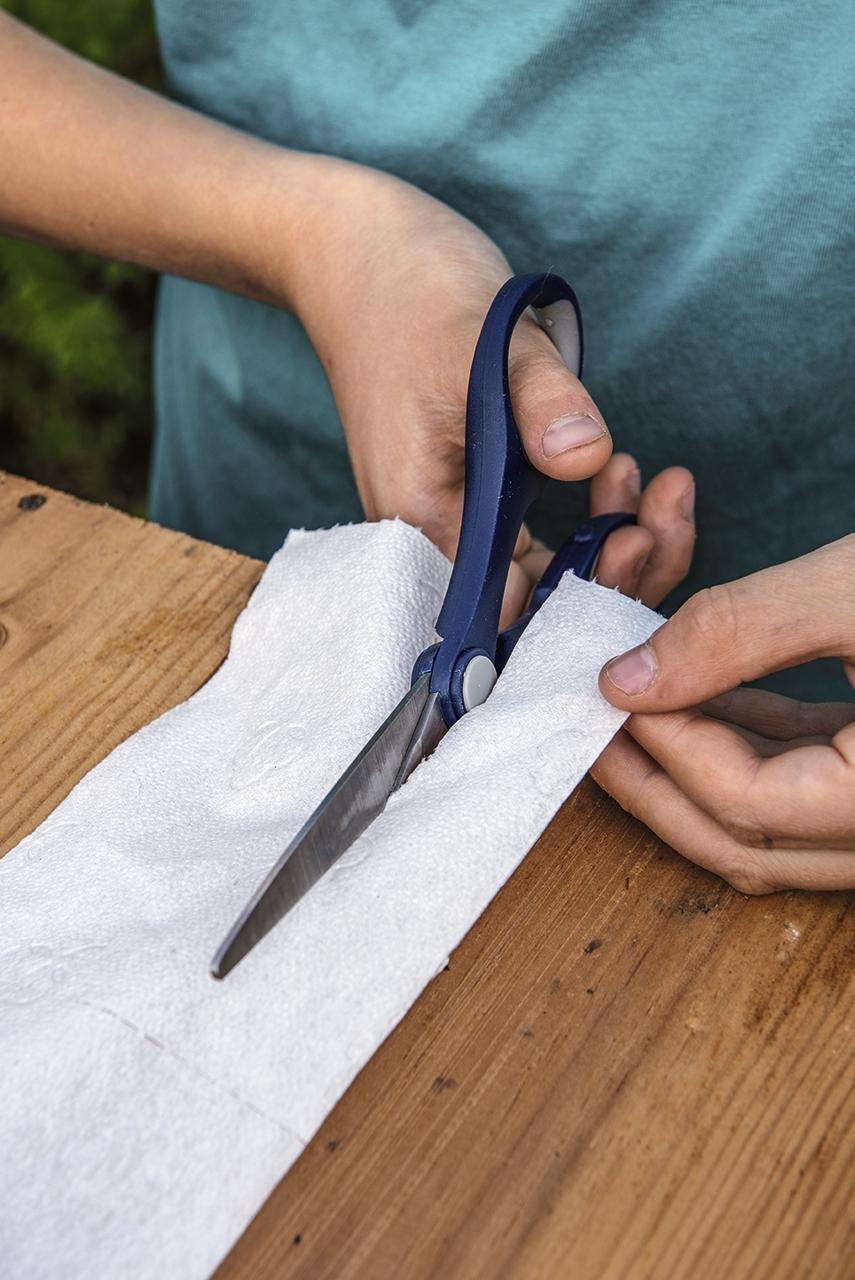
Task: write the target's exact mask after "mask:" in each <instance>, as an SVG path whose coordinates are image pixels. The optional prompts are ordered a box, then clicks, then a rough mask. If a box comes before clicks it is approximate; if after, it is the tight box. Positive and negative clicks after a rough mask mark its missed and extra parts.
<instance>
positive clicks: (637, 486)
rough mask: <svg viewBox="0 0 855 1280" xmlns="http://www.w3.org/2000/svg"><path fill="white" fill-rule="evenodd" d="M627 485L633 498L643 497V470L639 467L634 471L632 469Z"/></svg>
mask: <svg viewBox="0 0 855 1280" xmlns="http://www.w3.org/2000/svg"><path fill="white" fill-rule="evenodd" d="M626 487H627V489H629V491H630V493H631V494H632V496H633V498H640V497H641V472H640V471H639V469H638V467H636V468H635V470H634V471H630V473H629V475H628V476H627V478H626Z"/></svg>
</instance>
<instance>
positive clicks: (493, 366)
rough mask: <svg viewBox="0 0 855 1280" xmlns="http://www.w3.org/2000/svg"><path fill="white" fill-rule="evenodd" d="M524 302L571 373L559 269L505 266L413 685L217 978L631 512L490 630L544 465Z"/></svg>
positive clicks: (589, 536)
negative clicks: (431, 631)
mask: <svg viewBox="0 0 855 1280" xmlns="http://www.w3.org/2000/svg"><path fill="white" fill-rule="evenodd" d="M528 307H534V308H535V309H536V311H537V313H538V319H539V322H540V323H541V325H542V326H543V327H544V328H545V330H546V332H547V333H548V334H549V336H550V338H551V339H552V341H553V342H554V344H555V346H556V347H557V348H558V350H559V352H560V353H561V355H562V356H563V358H564V360H565V361H566V363H567V365H568V366H569V368H571V369H572V370H573V371H574V372H575V373H577V374H581V369H582V321H581V315H580V312H579V304H578V302H577V301H576V296H575V294H574V293H573V290H572V289H571V288H570V286H569V285H568V284H567V283H566V282H565V281H564V280H562V279H560V278H559V277H558V276H555V275H551V274H548V273H547V274H545V275H544V274H540V273H534V274H530V275H521V276H515V277H514V278H513V279H511V280H508V282H507V283H506V284H505V285H503V286H502V288H501V289H500V290H499V292H498V294H497V295H496V297H495V299H494V301H493V303H492V306H491V307H490V310H489V311H488V313H487V318H486V320H485V321H484V326H483V328H482V330H481V334H480V337H479V338H478V343H477V346H476V348H475V355H474V358H473V360H472V370H471V373H470V378H469V392H468V397H467V403H466V477H465V487H464V502H463V520H462V525H461V530H460V542H459V546H458V549H457V555H456V557H455V560H454V566H453V569H452V572H451V578H450V581H449V584H448V590H447V592H446V595H445V600H444V602H443V605H442V609H441V610H440V614H439V617H438V618H437V622H436V631H437V634H438V635H439V636H440V637H441V639H440V641H439V642H438V643H437V644H434V645H431V647H430V648H429V649H425V651H424V653H422V654H421V655H420V657H419V658H418V659H417V661H416V664H415V667H414V668H413V676H412V685H411V687H410V689H409V691H408V693H407V694H406V695H405V696H404V697H403V698H402V699H401V701H400V702H399V704H398V706H397V707H396V708H395V710H394V711H393V712H392V714H391V715H390V716H389V717H388V719H387V720H386V721H384V723H383V724H382V725H381V726H380V728H379V729H378V730H377V732H376V733H375V734H374V736H373V738H371V740H370V742H368V743H367V744H366V746H365V747H364V748H363V749H362V751H360V753H359V755H358V756H357V757H356V759H355V760H354V761H353V763H352V764H351V765H349V766H348V768H347V769H346V770H345V771H344V773H343V774H342V776H341V777H340V778H339V780H338V782H336V784H335V786H334V787H333V788H332V790H331V791H330V792H329V793H328V794H327V795H326V797H325V798H324V799H323V800H322V801H321V803H320V804H319V805H318V807H317V809H316V810H315V812H314V813H313V814H312V816H311V817H310V818H309V819H308V820H307V821H306V823H305V824H304V825H303V827H302V828H301V829H300V831H298V833H297V835H296V836H295V837H294V839H293V840H292V841H291V843H290V844H289V845H288V847H287V849H286V850H285V852H284V853H283V854H282V856H281V857H280V858H279V860H278V861H277V862H276V864H275V865H274V866H273V867H272V869H271V870H270V872H269V873H268V874H267V876H265V878H264V880H263V881H262V882H261V884H260V885H259V887H258V889H257V890H256V892H255V893H254V894H253V896H252V898H251V899H250V901H249V902H248V903H247V905H246V907H245V908H244V910H243V911H242V912H241V914H240V916H239V918H238V919H237V921H236V922H235V924H234V925H233V927H232V929H231V930H230V931H229V933H228V935H227V937H226V938H225V940H224V942H223V944H222V946H221V947H220V949H219V950H218V952H217V954H216V956H215V957H214V960H213V962H212V965H211V973H212V974H213V976H214V977H215V978H223V977H225V975H226V974H227V973H228V972H229V971H230V970H231V969H232V968H234V966H235V965H236V964H237V963H238V961H239V960H241V959H243V957H244V956H245V955H246V954H247V952H249V951H250V950H251V949H252V948H253V947H254V946H255V944H256V942H258V941H259V939H260V938H262V937H264V935H265V934H266V933H268V932H269V931H270V930H271V929H272V928H273V926H274V925H275V924H276V923H277V922H278V921H279V920H281V919H282V917H283V916H284V915H285V914H286V913H287V912H288V911H289V910H290V909H291V907H293V906H294V904H295V903H296V902H298V901H299V900H300V898H302V897H303V895H304V894H305V893H307V892H308V890H309V889H311V887H312V886H313V885H314V884H316V883H317V881H318V880H319V879H320V878H321V876H322V875H323V874H324V873H325V872H326V871H328V870H329V868H330V867H331V866H332V865H333V864H334V863H335V862H336V861H337V860H338V859H339V858H340V857H341V855H342V854H343V853H344V852H345V851H346V850H347V849H348V848H349V847H350V846H351V845H352V844H353V842H354V841H355V840H356V839H357V838H358V837H359V836H360V835H361V834H362V832H363V831H365V829H366V828H367V827H368V826H369V825H370V824H371V823H372V822H373V821H374V819H375V818H376V817H377V816H378V814H380V813H381V812H382V811H383V809H384V808H385V805H386V801H387V800H388V799H389V796H390V795H391V794H392V792H393V791H396V790H397V789H398V787H400V786H402V785H403V784H404V783H405V782H406V780H407V778H408V777H409V776H410V774H411V773H412V771H413V770H414V769H415V768H416V767H417V766H418V765H419V764H420V763H421V761H422V760H424V759H425V758H426V757H427V756H429V755H430V754H431V752H432V751H434V750H435V748H436V746H437V745H438V743H439V742H440V740H441V739H442V738H443V737H444V735H445V734H446V733H447V732H448V730H449V729H450V728H451V727H452V726H453V725H454V724H455V723H456V722H457V721H458V720H459V719H460V718H461V717H462V716H464V715H466V713H467V712H468V711H471V710H472V708H473V707H476V706H478V705H479V704H480V703H482V702H484V701H485V699H486V698H487V697H488V696H489V694H490V691H491V689H492V688H493V685H494V684H495V682H496V679H497V678H498V676H499V675H500V674H501V672H502V669H503V667H504V666H505V664H506V662H507V661H508V658H509V657H510V655H511V653H512V652H513V650H514V646H515V645H516V643H517V641H518V640H519V638H520V636H521V635H522V633H523V631H524V630H525V628H526V626H527V625H528V623H529V622H530V621H531V619H532V618H533V617H534V615H535V614H536V613H537V611H538V609H539V608H540V607H541V605H542V604H543V602H544V601H545V600H546V599H548V597H549V596H550V595H551V593H552V591H553V590H554V589H555V587H556V586H557V585H558V583H559V582H560V580H561V578H562V577H563V575H564V574H565V573H567V572H568V571H572V572H573V573H575V574H576V575H577V576H578V577H581V578H590V577H591V576H592V575H593V572H594V569H595V567H596V563H597V558H598V556H599V553H600V550H601V549H602V546H603V543H604V542H605V540H606V538H607V537H608V536H609V534H610V533H612V532H613V531H614V530H615V529H618V528H620V526H621V525H625V524H632V523H633V522H634V517H633V516H632V515H630V514H628V513H626V512H616V513H609V514H607V515H600V516H595V517H593V518H592V519H591V520H589V521H588V522H587V523H586V524H584V525H582V526H581V527H580V528H579V529H577V530H576V531H575V533H574V534H573V535H572V537H570V538H569V539H568V540H567V542H565V543H564V545H563V546H562V547H561V548H560V550H559V551H557V552H556V554H555V556H554V557H553V559H552V561H551V562H550V564H549V567H548V568H547V570H546V572H545V573H544V575H543V577H542V578H541V579H540V581H539V582H538V584H537V586H536V587H535V589H534V591H533V593H532V596H531V600H530V601H529V605H528V608H527V610H526V611H525V613H524V614H523V615H522V617H520V618H519V619H518V620H517V621H516V622H515V623H514V624H513V625H512V626H510V627H508V628H507V629H506V630H505V631H502V632H499V630H498V625H499V613H500V610H501V605H502V596H503V593H504V588H505V581H506V579H507V576H508V569H509V568H510V564H511V559H512V557H513V553H514V547H515V545H516V541H517V536H518V534H519V531H520V528H521V527H522V524H523V521H524V519H525V515H526V512H527V511H528V509H529V507H530V506H531V504H532V502H533V501H534V500H535V498H537V497H538V496H539V495H540V493H541V492H542V489H543V486H544V484H545V477H544V476H542V475H541V474H540V472H538V471H536V470H535V468H534V467H533V466H532V465H531V463H530V462H529V461H528V459H527V457H526V455H525V451H524V449H523V446H522V442H521V440H520V436H519V431H518V430H517V425H516V422H515V421H514V415H513V409H512V406H511V399H510V390H509V386H508V351H509V348H510V343H511V334H512V333H513V330H514V327H515V325H516V323H517V321H518V320H519V318H520V316H521V315H522V314H523V312H524V311H525V310H526V308H528Z"/></svg>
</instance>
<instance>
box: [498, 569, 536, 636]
mask: <svg viewBox="0 0 855 1280" xmlns="http://www.w3.org/2000/svg"><path fill="white" fill-rule="evenodd" d="M531 585H532V584H531V580H530V578H529V576H528V574H527V573H526V571H525V569H524V568H523V567H522V565H520V564H518V563H517V561H516V560H512V561H511V567H510V569H509V570H508V580H507V582H506V583H505V594H504V596H503V597H502V608H501V612H500V614H499V630H500V631H502V630H504V628H505V627H509V626H510V625H511V623H512V622H516V620H517V618H518V617H519V616H520V614H521V613H522V612H523V610H524V609H525V607H526V605H527V604H528V598H529V596H530V595H531Z"/></svg>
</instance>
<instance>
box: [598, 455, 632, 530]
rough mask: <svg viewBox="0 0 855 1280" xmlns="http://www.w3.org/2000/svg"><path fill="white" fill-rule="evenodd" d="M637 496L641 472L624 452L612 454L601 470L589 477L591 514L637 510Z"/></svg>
mask: <svg viewBox="0 0 855 1280" xmlns="http://www.w3.org/2000/svg"><path fill="white" fill-rule="evenodd" d="M640 497H641V472H640V471H639V469H638V463H637V462H636V461H635V458H633V457H632V456H631V455H630V454H628V453H615V454H613V455H612V457H611V458H609V460H608V462H607V463H606V465H605V466H604V467H603V469H602V471H598V472H597V474H596V475H595V476H594V477H593V479H592V480H591V494H590V506H591V515H592V516H599V515H605V514H606V513H607V512H609V511H629V512H631V513H633V514H634V513H635V512H636V511H637V510H638V500H639V498H640Z"/></svg>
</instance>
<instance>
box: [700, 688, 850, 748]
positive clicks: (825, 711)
mask: <svg viewBox="0 0 855 1280" xmlns="http://www.w3.org/2000/svg"><path fill="white" fill-rule="evenodd" d="M700 710H701V711H703V713H704V714H705V715H708V716H712V717H713V718H714V719H716V720H724V721H726V722H727V723H728V724H733V725H739V726H741V727H742V728H743V729H750V730H751V731H752V732H753V733H758V734H762V736H763V737H764V738H776V739H780V740H781V741H785V742H791V741H793V740H794V739H797V738H798V739H801V738H810V737H825V738H833V737H834V735H835V734H836V733H838V732H839V731H840V730H841V729H843V728H845V727H846V725H847V724H852V723H853V721H855V703H851V702H798V701H796V699H795V698H785V697H783V696H782V695H781V694H779V693H770V692H769V691H768V690H767V689H734V690H732V691H731V692H730V693H722V694H720V695H719V696H718V697H717V698H712V699H710V701H709V702H705V703H704V704H703V706H702V707H701V708H700Z"/></svg>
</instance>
